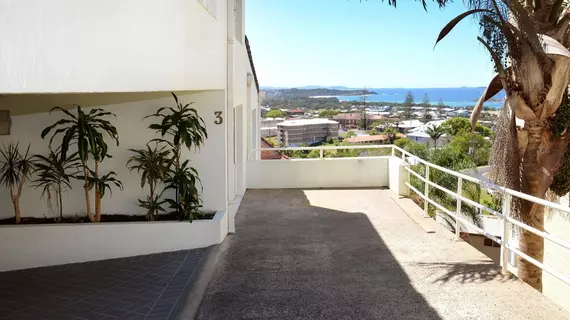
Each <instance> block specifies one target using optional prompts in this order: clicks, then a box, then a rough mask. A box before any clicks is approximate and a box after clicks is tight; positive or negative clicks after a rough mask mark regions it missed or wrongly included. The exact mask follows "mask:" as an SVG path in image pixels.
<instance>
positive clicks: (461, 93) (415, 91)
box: [337, 87, 505, 108]
mask: <svg viewBox="0 0 570 320" xmlns="http://www.w3.org/2000/svg"><path fill="white" fill-rule="evenodd" d="M366 90H368V91H374V92H376V93H378V94H373V95H369V96H367V97H366V100H367V101H372V102H399V103H401V102H404V101H405V100H406V95H407V94H408V92H409V91H411V92H412V95H413V96H414V102H415V103H421V102H422V101H423V99H424V95H425V94H427V95H428V97H429V100H430V102H431V104H433V105H436V104H437V103H438V102H439V100H440V99H442V100H443V103H444V104H446V105H448V106H452V107H469V106H474V105H475V103H477V100H479V97H481V95H482V94H483V91H485V88H483V87H460V88H425V89H421V88H412V89H406V88H389V89H386V88H384V89H382V88H366ZM504 97H505V93H504V92H503V91H501V92H499V93H498V94H497V95H496V96H495V97H493V99H494V100H501V101H490V102H486V103H485V104H484V106H485V107H490V108H501V107H502V106H503V102H502V100H503V99H504ZM337 98H338V99H339V100H340V101H360V100H361V99H362V98H361V97H360V96H338V97H337Z"/></svg>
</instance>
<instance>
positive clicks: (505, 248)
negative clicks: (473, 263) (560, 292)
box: [249, 145, 570, 285]
mask: <svg viewBox="0 0 570 320" xmlns="http://www.w3.org/2000/svg"><path fill="white" fill-rule="evenodd" d="M388 148H389V149H391V153H390V154H391V156H396V151H398V152H400V157H401V159H402V160H403V161H404V162H406V163H408V164H409V161H410V160H413V162H415V163H421V164H423V165H424V166H425V169H426V170H425V176H422V175H420V174H419V173H417V172H415V171H414V170H412V169H411V168H410V167H409V166H407V167H405V170H406V171H407V172H409V173H410V174H412V175H414V176H415V177H417V178H418V179H420V180H421V181H422V182H423V183H424V184H425V188H424V191H423V192H421V191H420V190H418V189H417V188H415V187H414V186H412V185H411V183H410V181H407V182H406V186H407V187H408V188H410V190H412V191H413V192H415V193H416V194H417V195H418V196H420V197H421V198H422V199H423V200H424V203H425V204H424V214H425V215H426V216H427V211H428V203H431V204H432V205H433V206H435V207H436V208H438V209H439V210H441V211H442V212H444V213H446V214H447V215H449V216H451V217H453V218H454V219H455V224H456V225H455V232H456V237H457V238H459V236H460V230H461V229H460V224H464V225H466V226H469V227H471V228H473V229H475V230H477V231H478V232H480V233H481V234H483V235H485V236H486V237H488V238H490V239H492V240H493V241H495V242H497V243H499V244H500V245H501V266H502V269H503V272H505V273H506V272H510V270H509V269H508V265H509V255H510V252H512V253H514V254H516V255H518V256H519V257H521V258H523V259H525V260H526V261H528V262H530V263H532V264H533V265H535V266H537V267H539V268H541V269H542V270H544V271H546V272H548V273H550V274H551V275H553V276H554V277H556V278H558V279H559V280H561V281H563V282H565V283H566V284H568V285H570V278H569V277H568V276H567V275H564V274H562V273H560V272H558V271H556V270H554V269H553V268H551V267H549V266H547V265H545V264H544V263H542V262H540V261H537V260H536V259H534V258H532V257H530V256H528V255H527V254H525V253H524V252H522V251H520V250H519V249H517V248H515V247H513V246H512V245H510V244H509V243H508V242H509V241H508V239H509V237H510V232H509V230H510V226H509V224H512V225H514V226H517V227H519V228H521V229H524V230H526V231H528V232H531V233H533V234H535V235H538V236H539V237H542V238H544V239H546V240H548V241H551V242H553V243H555V244H557V245H559V246H561V247H563V248H565V249H567V250H570V243H568V242H567V241H565V240H562V239H560V238H557V237H554V236H552V235H550V234H548V233H546V232H544V231H541V230H538V229H536V228H533V227H531V226H529V225H527V224H525V223H523V222H521V221H518V220H516V219H514V218H513V217H511V216H510V211H511V208H510V206H511V200H512V197H517V198H520V199H524V200H527V201H530V202H533V203H536V204H539V205H542V206H545V207H547V208H551V209H555V210H559V211H562V212H566V213H570V208H569V207H565V206H562V205H560V204H558V203H554V202H550V201H547V200H544V199H541V198H537V197H534V196H531V195H528V194H525V193H522V192H519V191H516V190H512V189H509V188H505V187H502V186H498V185H495V184H493V183H489V182H486V181H481V180H479V179H477V178H475V177H472V176H468V175H466V174H463V173H459V172H456V171H453V170H450V169H448V168H444V167H441V166H438V165H435V164H433V163H430V162H428V161H426V160H424V159H421V158H419V157H417V156H414V155H413V154H411V153H409V152H407V151H405V150H403V149H402V148H399V147H397V146H395V145H353V146H318V147H284V148H261V149H255V150H252V151H251V152H250V154H249V156H250V157H249V158H250V159H251V155H253V154H254V153H255V152H261V151H298V150H300V151H312V150H319V158H318V159H325V157H324V151H326V150H343V149H388ZM334 159H337V158H332V159H331V160H334ZM269 161H289V160H287V159H285V160H269ZM430 169H436V170H439V171H442V172H445V173H447V174H450V175H452V176H454V177H457V190H456V191H452V190H448V189H446V188H444V187H442V186H440V185H438V184H436V183H434V182H432V181H430V180H429V173H430ZM463 181H470V182H472V183H475V184H478V185H480V186H481V187H483V188H485V189H494V190H496V191H500V192H501V193H502V197H503V199H502V203H503V207H502V210H501V212H498V211H495V210H493V209H491V208H488V207H486V206H484V205H482V204H480V203H477V202H475V201H473V200H471V199H469V198H466V197H464V196H463V193H462V192H463ZM431 187H433V188H436V189H439V190H441V191H442V192H445V193H446V194H448V195H450V196H451V197H453V198H455V199H456V209H455V212H452V211H451V210H449V209H447V208H445V207H444V206H442V205H441V204H439V203H437V202H436V201H434V200H433V199H430V198H429V188H431ZM462 203H466V204H468V205H471V206H473V207H475V208H478V209H480V210H484V211H487V212H489V213H491V214H492V215H495V216H497V217H499V218H501V220H502V229H503V232H502V237H501V238H500V239H499V238H497V237H495V236H494V235H492V234H490V233H488V232H487V231H485V230H484V229H482V228H479V227H478V226H476V225H475V224H473V223H472V222H470V221H468V220H467V219H465V217H464V216H463V215H462V214H461V204H462Z"/></svg>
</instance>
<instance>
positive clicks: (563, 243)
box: [406, 167, 570, 250]
mask: <svg viewBox="0 0 570 320" xmlns="http://www.w3.org/2000/svg"><path fill="white" fill-rule="evenodd" d="M406 170H408V171H410V172H411V173H413V174H415V175H416V176H417V177H418V178H419V179H421V180H423V181H424V183H425V182H427V183H428V184H429V185H430V186H433V187H435V188H437V189H439V190H441V191H443V192H445V193H447V194H449V195H450V196H452V197H455V198H456V199H457V198H459V199H460V200H461V201H462V202H465V203H467V204H469V205H471V206H473V207H476V208H479V209H481V210H485V211H487V212H489V213H491V214H493V215H495V216H498V217H501V218H503V219H506V220H507V221H508V222H510V223H512V224H514V225H517V226H518V227H520V228H523V229H525V230H527V231H529V232H532V233H534V234H536V235H538V236H541V237H543V238H544V239H547V240H549V241H552V242H554V243H556V244H557V245H559V246H561V247H563V248H566V249H568V250H570V243H568V242H566V241H564V240H562V239H558V238H556V237H554V236H552V235H550V234H548V233H546V232H543V231H540V230H538V229H536V228H533V227H531V226H528V225H526V224H524V223H522V222H520V221H518V220H516V219H513V218H511V217H505V216H504V215H503V214H502V213H500V212H498V211H495V210H493V209H491V208H489V207H486V206H484V205H482V204H480V203H477V202H475V201H473V200H471V199H469V198H466V197H464V196H462V195H458V194H456V193H455V192H453V191H451V190H448V189H446V188H444V187H442V186H440V185H438V184H436V183H434V182H431V181H426V180H425V178H423V177H422V176H420V175H419V174H417V173H416V172H415V171H413V170H412V169H408V167H406ZM422 198H423V197H422Z"/></svg>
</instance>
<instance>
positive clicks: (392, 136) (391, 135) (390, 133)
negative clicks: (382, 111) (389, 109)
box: [383, 128, 398, 144]
mask: <svg viewBox="0 0 570 320" xmlns="http://www.w3.org/2000/svg"><path fill="white" fill-rule="evenodd" d="M383 133H384V134H385V135H386V136H387V137H388V142H389V143H390V144H394V142H395V141H396V139H397V138H398V130H396V129H395V128H388V129H386V130H384V132H383Z"/></svg>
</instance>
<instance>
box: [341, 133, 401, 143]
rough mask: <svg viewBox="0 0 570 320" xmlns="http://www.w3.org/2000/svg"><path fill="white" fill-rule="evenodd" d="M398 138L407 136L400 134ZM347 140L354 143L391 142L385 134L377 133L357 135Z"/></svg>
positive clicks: (346, 140)
mask: <svg viewBox="0 0 570 320" xmlns="http://www.w3.org/2000/svg"><path fill="white" fill-rule="evenodd" d="M397 137H398V138H406V135H404V134H398V135H397ZM344 141H345V142H348V143H352V144H389V143H390V138H388V136H387V135H385V134H377V135H371V136H356V137H350V138H346V139H344Z"/></svg>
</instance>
